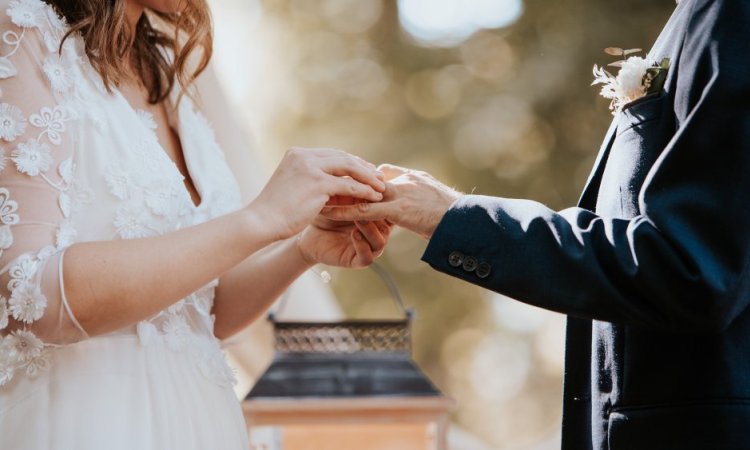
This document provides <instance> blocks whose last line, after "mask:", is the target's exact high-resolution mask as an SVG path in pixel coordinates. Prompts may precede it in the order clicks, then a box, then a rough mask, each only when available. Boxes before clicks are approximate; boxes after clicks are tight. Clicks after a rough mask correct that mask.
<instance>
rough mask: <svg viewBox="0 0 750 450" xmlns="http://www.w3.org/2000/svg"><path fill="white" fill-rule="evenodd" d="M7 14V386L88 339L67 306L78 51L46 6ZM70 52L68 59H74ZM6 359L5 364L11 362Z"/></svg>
mask: <svg viewBox="0 0 750 450" xmlns="http://www.w3.org/2000/svg"><path fill="white" fill-rule="evenodd" d="M0 4H7V5H8V8H7V10H6V9H5V8H2V10H0V36H1V37H2V41H1V42H0V222H1V223H0V332H1V333H2V334H3V335H4V336H5V337H4V338H3V339H2V341H1V342H0V343H1V344H2V345H1V346H0V385H2V384H3V383H4V382H7V380H8V379H9V378H10V377H12V375H13V372H14V371H16V370H25V371H26V372H28V373H29V374H30V375H33V373H34V372H35V371H37V370H39V369H40V368H41V366H42V365H45V364H46V357H45V355H46V353H47V350H46V345H45V343H46V344H61V343H69V342H74V341H76V340H80V339H83V338H85V337H86V333H85V331H84V330H83V329H82V328H81V327H80V325H79V324H78V322H77V321H76V319H75V317H74V316H73V314H72V313H71V310H70V308H69V307H68V305H67V302H66V299H65V294H64V289H63V282H62V264H63V255H64V250H65V248H66V247H68V246H69V245H70V244H71V243H72V241H73V238H74V237H75V230H74V227H73V226H72V222H71V220H70V218H71V217H70V216H71V213H72V211H71V210H72V209H73V206H72V205H73V202H72V201H71V196H72V191H73V190H74V186H75V180H74V172H75V165H74V162H73V156H74V151H75V150H74V149H75V140H74V138H73V133H72V132H71V126H72V124H73V122H74V119H75V113H74V112H73V109H72V108H69V107H68V106H66V105H67V104H68V103H67V99H68V97H67V96H66V93H68V92H69V91H71V90H72V88H73V84H74V83H73V78H71V73H72V70H71V67H72V66H73V65H74V64H75V60H74V59H73V56H72V53H73V52H72V50H71V49H64V50H63V51H62V53H60V52H58V50H57V47H58V45H59V42H60V40H59V37H61V36H57V35H55V31H56V30H60V29H61V23H56V21H57V22H59V20H60V19H58V18H57V17H53V16H51V15H50V14H49V11H48V10H46V9H43V8H40V7H39V4H40V2H36V1H33V2H31V1H24V0H14V1H10V2H9V3H6V2H0ZM66 52H67V55H66ZM3 359H4V361H3Z"/></svg>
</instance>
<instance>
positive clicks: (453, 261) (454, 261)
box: [448, 252, 464, 267]
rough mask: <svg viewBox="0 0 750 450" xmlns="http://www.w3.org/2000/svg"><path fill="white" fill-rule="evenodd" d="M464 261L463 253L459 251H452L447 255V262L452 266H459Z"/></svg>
mask: <svg viewBox="0 0 750 450" xmlns="http://www.w3.org/2000/svg"><path fill="white" fill-rule="evenodd" d="M463 263H464V254H463V253H461V252H452V253H451V254H450V255H448V264H450V265H451V266H452V267H459V266H460V265H461V264H463Z"/></svg>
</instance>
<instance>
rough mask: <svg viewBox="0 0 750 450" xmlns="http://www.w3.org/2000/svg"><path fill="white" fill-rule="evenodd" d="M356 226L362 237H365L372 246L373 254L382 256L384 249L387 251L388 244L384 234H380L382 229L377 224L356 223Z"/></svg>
mask: <svg viewBox="0 0 750 450" xmlns="http://www.w3.org/2000/svg"><path fill="white" fill-rule="evenodd" d="M354 225H355V226H356V227H357V229H358V230H359V232H360V233H362V236H364V237H365V240H366V241H367V243H368V244H370V248H371V249H372V252H373V253H374V254H375V255H380V254H381V253H382V252H383V249H385V244H386V243H387V242H388V241H387V240H386V238H385V236H383V234H382V233H381V232H380V229H379V228H378V226H377V225H376V224H375V222H360V221H357V222H354Z"/></svg>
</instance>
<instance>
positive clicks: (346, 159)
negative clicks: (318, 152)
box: [320, 155, 385, 192]
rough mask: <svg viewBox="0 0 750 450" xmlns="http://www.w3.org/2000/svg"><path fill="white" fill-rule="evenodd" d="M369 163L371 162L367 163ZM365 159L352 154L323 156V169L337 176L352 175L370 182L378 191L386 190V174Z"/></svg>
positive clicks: (361, 181) (354, 177)
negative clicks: (364, 160)
mask: <svg viewBox="0 0 750 450" xmlns="http://www.w3.org/2000/svg"><path fill="white" fill-rule="evenodd" d="M367 164H369V163H367ZM367 164H365V163H364V162H363V161H360V160H357V158H354V157H352V156H349V155H347V156H342V157H332V158H322V159H321V160H320V165H321V169H322V170H323V171H324V172H326V173H328V174H331V175H335V176H337V177H346V176H348V177H352V178H353V179H355V180H357V181H359V182H360V183H365V184H369V185H370V186H372V187H373V189H375V190H376V191H378V192H383V191H385V182H384V181H383V178H384V176H385V175H384V174H383V173H382V172H380V171H378V170H377V169H375V166H372V165H371V164H370V166H372V167H370V166H368V165H367Z"/></svg>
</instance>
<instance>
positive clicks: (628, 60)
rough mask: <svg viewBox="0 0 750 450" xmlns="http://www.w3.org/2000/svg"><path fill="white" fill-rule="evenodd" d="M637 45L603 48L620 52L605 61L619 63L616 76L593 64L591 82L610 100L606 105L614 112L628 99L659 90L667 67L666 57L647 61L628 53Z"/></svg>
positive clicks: (609, 51)
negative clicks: (613, 58)
mask: <svg viewBox="0 0 750 450" xmlns="http://www.w3.org/2000/svg"><path fill="white" fill-rule="evenodd" d="M640 51H641V49H639V48H633V49H629V50H623V49H621V48H617V47H609V48H607V49H605V50H604V52H605V53H606V54H608V55H612V56H620V57H622V58H623V59H622V60H620V61H615V62H613V63H611V64H608V65H609V66H612V67H619V68H620V72H619V73H618V74H617V76H614V75H612V74H611V73H609V72H608V71H607V70H605V69H604V67H599V66H597V65H594V82H593V83H591V85H592V86H594V85H597V84H601V85H602V90H601V96H602V97H604V98H608V99H610V100H612V103H610V105H609V109H611V110H612V114H616V113H618V112H620V111H621V110H622V108H623V107H624V106H625V105H627V104H628V103H630V102H633V101H635V100H638V99H639V98H641V97H644V96H646V95H648V94H651V93H654V92H659V91H660V90H661V89H662V88H663V87H664V81H665V80H666V79H667V71H668V70H669V58H664V59H662V60H661V61H660V62H657V61H649V60H647V59H644V58H641V57H640V56H629V55H632V54H634V53H638V52H640Z"/></svg>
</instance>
